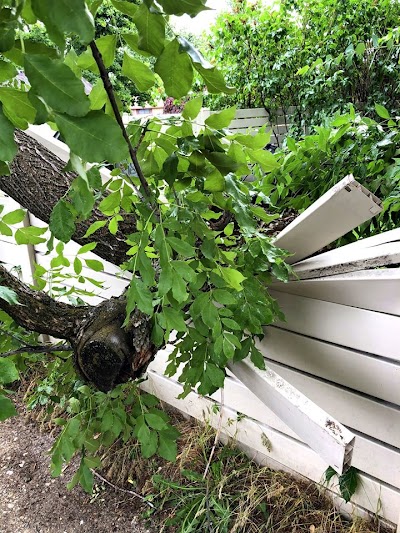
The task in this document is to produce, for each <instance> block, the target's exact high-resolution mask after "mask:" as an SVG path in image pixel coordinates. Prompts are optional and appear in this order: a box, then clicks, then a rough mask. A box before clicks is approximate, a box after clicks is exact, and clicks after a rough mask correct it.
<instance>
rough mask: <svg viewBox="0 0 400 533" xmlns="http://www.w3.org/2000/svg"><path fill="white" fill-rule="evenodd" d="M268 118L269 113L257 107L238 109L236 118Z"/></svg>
mask: <svg viewBox="0 0 400 533" xmlns="http://www.w3.org/2000/svg"><path fill="white" fill-rule="evenodd" d="M260 117H264V118H265V119H267V118H268V113H267V111H266V110H265V109H264V108H263V107H256V108H254V109H238V110H237V111H236V114H235V118H238V119H239V118H260Z"/></svg>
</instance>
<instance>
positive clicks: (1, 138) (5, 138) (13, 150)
mask: <svg viewBox="0 0 400 533" xmlns="http://www.w3.org/2000/svg"><path fill="white" fill-rule="evenodd" d="M14 129H15V128H14V126H13V125H12V124H11V122H10V121H9V120H8V118H7V117H6V116H4V113H3V108H2V105H1V104H0V160H2V161H12V160H13V159H14V157H15V155H16V154H17V151H18V148H17V144H16V142H15V140H14Z"/></svg>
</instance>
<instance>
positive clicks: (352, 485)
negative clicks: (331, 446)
mask: <svg viewBox="0 0 400 533" xmlns="http://www.w3.org/2000/svg"><path fill="white" fill-rule="evenodd" d="M335 476H338V481H339V490H340V494H341V496H342V498H343V499H344V501H345V502H349V501H350V500H351V497H352V496H353V494H354V493H355V492H356V490H357V487H358V486H359V481H360V480H359V476H358V471H357V469H356V468H354V466H351V467H350V468H349V469H348V470H347V471H346V472H345V473H344V474H341V475H338V474H337V472H336V471H335V470H334V469H333V468H332V467H331V466H330V467H329V468H328V469H327V470H326V471H325V481H326V483H329V482H330V481H331V480H332V478H334V477H335Z"/></svg>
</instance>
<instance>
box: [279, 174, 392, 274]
mask: <svg viewBox="0 0 400 533" xmlns="http://www.w3.org/2000/svg"><path fill="white" fill-rule="evenodd" d="M381 210H382V208H381V202H380V201H379V200H378V198H376V197H375V196H374V195H373V194H371V193H370V192H369V191H368V190H367V189H366V188H365V187H363V186H362V185H361V184H359V183H358V182H357V181H356V180H355V179H354V178H353V176H347V177H346V178H344V179H343V180H342V181H340V182H339V183H338V184H336V185H335V186H334V187H332V188H331V189H330V190H329V191H327V192H326V193H325V194H324V195H323V196H322V197H321V198H320V199H319V200H317V201H316V202H314V203H313V204H312V205H311V206H310V207H309V208H308V209H306V210H305V211H304V213H302V214H301V215H300V216H299V217H297V218H296V220H294V221H293V222H292V223H291V224H289V225H288V226H287V227H286V228H285V229H284V230H283V231H281V232H280V233H279V235H278V236H277V237H276V239H275V244H276V246H279V247H280V248H284V249H286V250H288V251H289V252H290V253H291V254H293V255H292V256H291V257H289V258H288V259H287V261H288V263H290V264H292V263H295V262H298V261H300V260H301V259H304V258H305V257H308V256H310V255H311V254H313V253H315V252H317V251H318V250H321V249H322V248H324V246H326V245H328V244H330V243H331V242H333V241H335V240H336V239H338V238H339V237H341V236H342V235H345V234H346V233H348V232H349V231H351V230H352V229H354V228H355V227H357V226H359V225H360V224H362V223H363V222H366V221H367V220H370V219H371V218H372V217H374V216H375V215H377V214H378V213H380V211H381Z"/></svg>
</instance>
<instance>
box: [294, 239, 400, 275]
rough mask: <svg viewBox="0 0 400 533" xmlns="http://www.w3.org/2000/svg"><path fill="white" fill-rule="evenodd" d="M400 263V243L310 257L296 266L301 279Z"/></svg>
mask: <svg viewBox="0 0 400 533" xmlns="http://www.w3.org/2000/svg"><path fill="white" fill-rule="evenodd" d="M399 263H400V242H398V241H395V242H389V243H386V244H380V245H378V246H372V247H371V248H356V249H354V250H351V251H348V252H346V251H341V252H340V253H339V252H338V253H337V254H334V255H329V256H325V254H321V256H315V257H310V258H309V259H306V260H305V261H301V262H300V263H297V264H296V265H294V267H293V268H294V271H295V273H296V276H297V277H298V278H299V279H311V278H319V277H324V276H334V275H336V274H346V273H348V272H355V271H357V270H362V269H370V268H378V267H385V266H389V265H397V264H399Z"/></svg>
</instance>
